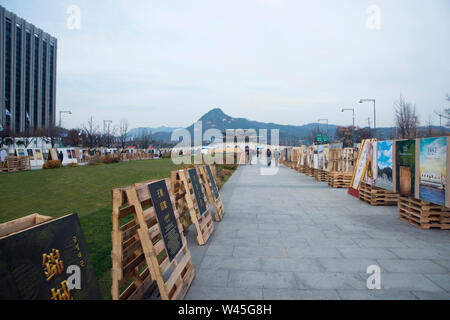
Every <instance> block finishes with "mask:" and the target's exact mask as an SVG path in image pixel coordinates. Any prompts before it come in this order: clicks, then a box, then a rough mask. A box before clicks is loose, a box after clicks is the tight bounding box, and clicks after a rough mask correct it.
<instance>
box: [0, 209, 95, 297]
mask: <svg viewBox="0 0 450 320" xmlns="http://www.w3.org/2000/svg"><path fill="white" fill-rule="evenodd" d="M12 225H14V222H12ZM19 225H20V223H19ZM0 229H2V230H3V229H4V228H2V227H1V226H0ZM0 237H1V234H0ZM97 299H102V296H101V293H100V289H99V286H98V282H97V279H96V276H95V271H94V267H93V264H92V261H91V259H90V257H89V254H88V249H87V245H86V241H85V239H84V236H83V232H82V230H81V225H80V222H79V220H78V215H77V214H71V215H68V216H65V217H62V218H59V219H55V220H50V221H48V222H45V223H42V224H38V225H36V226H34V227H31V228H27V229H25V230H22V231H18V232H15V233H13V234H10V235H7V236H6V237H3V238H0V300H97Z"/></svg>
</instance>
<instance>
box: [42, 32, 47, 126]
mask: <svg viewBox="0 0 450 320" xmlns="http://www.w3.org/2000/svg"><path fill="white" fill-rule="evenodd" d="M41 70H42V91H41V95H42V97H41V99H42V108H41V112H42V113H41V126H42V127H43V128H45V113H46V112H45V111H46V109H47V108H46V105H47V100H46V96H45V94H46V92H47V83H46V81H47V41H45V40H44V41H43V42H42V68H41Z"/></svg>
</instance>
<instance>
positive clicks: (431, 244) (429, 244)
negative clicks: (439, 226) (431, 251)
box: [400, 238, 450, 250]
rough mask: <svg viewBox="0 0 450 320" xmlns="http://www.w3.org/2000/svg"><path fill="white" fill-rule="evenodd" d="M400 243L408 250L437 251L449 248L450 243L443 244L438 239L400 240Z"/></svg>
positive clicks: (443, 242)
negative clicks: (431, 249) (433, 249)
mask: <svg viewBox="0 0 450 320" xmlns="http://www.w3.org/2000/svg"><path fill="white" fill-rule="evenodd" d="M400 241H401V242H403V243H404V244H405V246H407V247H409V248H420V249H427V248H436V249H438V250H440V249H443V250H445V249H446V248H449V247H450V242H445V241H442V240H440V239H425V240H424V239H419V238H413V239H411V238H409V239H408V238H401V239H400Z"/></svg>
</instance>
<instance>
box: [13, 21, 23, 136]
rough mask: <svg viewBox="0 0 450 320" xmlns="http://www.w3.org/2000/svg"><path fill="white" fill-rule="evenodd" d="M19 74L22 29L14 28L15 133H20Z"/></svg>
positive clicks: (20, 87) (20, 70)
mask: <svg viewBox="0 0 450 320" xmlns="http://www.w3.org/2000/svg"><path fill="white" fill-rule="evenodd" d="M21 72H22V29H21V28H20V26H16V99H15V102H14V103H15V106H14V109H15V114H14V118H15V130H16V133H19V132H20V129H21V128H20V105H21V103H20V100H21V97H22V92H21V89H22V86H21V81H22V77H21V75H22V74H21Z"/></svg>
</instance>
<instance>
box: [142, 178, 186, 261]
mask: <svg viewBox="0 0 450 320" xmlns="http://www.w3.org/2000/svg"><path fill="white" fill-rule="evenodd" d="M148 189H149V191H150V197H151V198H152V203H153V207H154V208H155V212H156V218H157V219H158V223H159V226H160V229H161V234H162V237H163V241H164V244H165V245H166V249H167V255H168V257H169V260H170V261H172V260H173V259H174V258H175V257H176V255H177V254H178V252H179V251H180V250H181V248H182V247H183V243H182V241H181V235H180V231H179V230H178V223H177V220H176V218H175V212H174V211H173V206H172V202H171V201H170V195H169V190H167V185H166V182H165V181H164V180H161V181H158V182H155V183H151V184H149V185H148Z"/></svg>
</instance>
